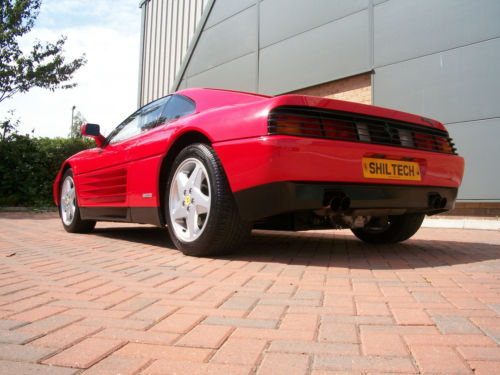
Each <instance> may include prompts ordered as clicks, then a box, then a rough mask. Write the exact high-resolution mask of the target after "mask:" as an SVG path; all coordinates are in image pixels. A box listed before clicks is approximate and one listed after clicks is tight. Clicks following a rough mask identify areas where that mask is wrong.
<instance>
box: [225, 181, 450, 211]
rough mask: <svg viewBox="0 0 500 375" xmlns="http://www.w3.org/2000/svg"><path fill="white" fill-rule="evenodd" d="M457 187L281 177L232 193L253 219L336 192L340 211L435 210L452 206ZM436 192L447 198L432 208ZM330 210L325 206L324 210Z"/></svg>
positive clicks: (322, 200)
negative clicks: (342, 204) (345, 204)
mask: <svg viewBox="0 0 500 375" xmlns="http://www.w3.org/2000/svg"><path fill="white" fill-rule="evenodd" d="M457 190H458V189H457V188H448V187H428V186H394V185H361V184H359V185H356V184H352V185H351V184H323V183H299V182H284V181H283V182H274V183H270V184H266V185H261V186H256V187H253V188H249V189H245V190H240V191H238V192H236V193H234V197H235V200H236V203H237V205H238V208H239V211H240V215H241V216H242V218H243V219H245V220H249V221H253V220H257V219H261V218H265V217H270V216H274V215H279V214H284V213H290V212H297V211H311V210H320V209H324V208H325V207H328V206H329V204H330V201H331V199H332V197H333V196H338V195H342V196H345V197H349V200H350V205H349V208H348V209H347V210H343V211H341V212H342V214H345V215H352V216H357V215H365V216H376V215H377V214H379V215H380V214H403V213H416V212H420V213H427V214H435V213H439V212H443V211H447V210H450V209H452V208H453V207H454V205H455V200H456V197H457ZM435 196H439V197H440V198H441V199H443V198H444V199H446V201H443V202H446V204H445V205H444V206H443V207H439V208H435V207H434V206H433V205H432V198H433V197H435ZM329 210H330V209H329V208H327V211H326V212H328V211H329ZM330 213H331V214H334V213H336V212H334V211H331V212H330ZM337 213H340V211H338V212H337Z"/></svg>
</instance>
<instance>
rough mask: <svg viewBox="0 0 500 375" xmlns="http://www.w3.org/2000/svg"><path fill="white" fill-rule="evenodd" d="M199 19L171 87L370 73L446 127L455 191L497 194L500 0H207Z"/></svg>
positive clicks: (273, 89) (481, 196)
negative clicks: (453, 155)
mask: <svg viewBox="0 0 500 375" xmlns="http://www.w3.org/2000/svg"><path fill="white" fill-rule="evenodd" d="M159 1H161V0H150V1H149V3H155V2H159ZM164 1H167V0H164ZM193 1H194V0H193ZM201 18H204V19H203V20H202V21H200V22H199V24H198V30H197V32H195V33H194V34H193V35H194V37H193V39H192V40H191V41H190V50H189V51H188V52H187V53H186V55H185V58H184V59H183V64H182V66H180V68H179V69H178V71H177V73H176V76H175V80H173V84H172V86H168V87H170V90H171V91H175V90H177V89H180V88H185V87H218V88H227V89H235V90H243V91H253V92H259V93H265V94H271V95H276V94H280V93H285V92H290V91H295V90H299V89H302V88H305V87H310V86H315V85H319V84H322V83H325V82H330V81H334V80H337V79H341V78H345V77H350V76H353V75H356V74H360V73H366V72H371V73H372V98H373V104H375V105H380V106H385V107H390V108H396V109H400V110H403V111H408V112H413V113H418V114H421V115H423V116H428V117H433V118H436V119H438V120H440V121H442V122H443V123H444V124H445V125H446V126H447V128H448V130H449V131H450V133H451V136H452V137H453V138H454V139H455V142H456V144H457V147H458V149H459V153H460V154H461V155H462V156H464V157H465V158H466V171H465V178H464V182H463V185H462V188H461V190H460V193H459V200H462V201H495V202H500V176H498V174H497V173H496V171H497V170H498V168H497V167H496V164H497V163H498V161H500V147H498V146H497V144H498V141H497V139H498V138H499V136H500V105H498V103H500V90H498V89H497V87H500V86H499V84H500V74H499V73H500V68H499V67H500V22H499V20H500V1H498V0H474V1H472V0H439V1H436V0H385V1H384V0H336V1H332V0H314V1H310V0H308V1H306V0H215V1H214V0H208V4H207V5H206V8H205V14H204V17H201ZM147 27H148V25H147V22H146V26H145V28H147ZM153 28H154V27H153ZM145 58H146V54H144V55H143V58H142V59H143V61H144V60H145ZM149 58H150V59H153V60H154V59H155V58H154V57H149ZM160 70H161V69H160ZM147 71H148V69H146V70H144V71H143V73H142V76H143V77H145V72H147ZM149 77H150V78H149V79H150V80H151V79H152V80H153V81H154V76H153V78H151V76H149ZM143 79H144V78H143ZM159 84H160V85H161V83H159ZM163 85H164V84H163ZM168 87H167V90H168ZM163 93H165V91H164V92H163ZM160 96H161V95H160ZM147 98H148V99H149V101H150V100H152V99H154V95H152V96H151V95H149V96H148V97H147Z"/></svg>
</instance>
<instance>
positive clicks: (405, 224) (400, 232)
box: [352, 214, 425, 244]
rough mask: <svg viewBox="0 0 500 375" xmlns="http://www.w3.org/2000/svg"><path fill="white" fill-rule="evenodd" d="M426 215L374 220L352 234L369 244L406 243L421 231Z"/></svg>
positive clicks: (355, 229)
mask: <svg viewBox="0 0 500 375" xmlns="http://www.w3.org/2000/svg"><path fill="white" fill-rule="evenodd" d="M424 217H425V215H424V214H405V215H396V216H388V217H377V218H373V219H372V220H371V221H370V222H368V223H367V224H366V225H365V226H364V227H363V228H354V229H352V232H353V233H354V235H355V236H356V237H358V238H359V239H360V240H363V241H365V242H368V243H374V244H377V243H396V242H401V241H405V240H407V239H408V238H410V237H411V236H413V235H414V234H415V233H417V231H418V230H419V228H420V226H421V225H422V222H423V221H424Z"/></svg>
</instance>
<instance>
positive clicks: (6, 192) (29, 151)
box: [0, 133, 95, 206]
mask: <svg viewBox="0 0 500 375" xmlns="http://www.w3.org/2000/svg"><path fill="white" fill-rule="evenodd" d="M94 146H95V143H94V142H93V141H92V140H89V139H81V138H70V139H64V138H55V139H52V138H32V137H30V136H28V135H20V134H17V133H11V134H8V136H7V137H6V139H4V140H0V160H1V163H0V176H1V178H0V206H53V205H54V198H53V195H52V185H53V183H54V180H55V178H56V176H57V173H58V172H59V169H60V168H61V165H62V163H63V162H64V160H66V159H67V158H68V157H69V156H71V155H73V154H76V153H77V152H79V151H81V150H84V149H87V148H90V147H94Z"/></svg>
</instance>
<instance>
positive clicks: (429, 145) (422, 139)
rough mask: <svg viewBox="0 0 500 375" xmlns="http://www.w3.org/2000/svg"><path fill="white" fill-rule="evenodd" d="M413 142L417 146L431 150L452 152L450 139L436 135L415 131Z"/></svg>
mask: <svg viewBox="0 0 500 375" xmlns="http://www.w3.org/2000/svg"><path fill="white" fill-rule="evenodd" d="M415 143H416V146H417V148H419V149H424V150H431V151H439V152H445V153H447V154H453V147H452V145H451V143H450V140H449V139H448V138H445V137H439V136H436V135H430V134H422V133H415Z"/></svg>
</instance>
